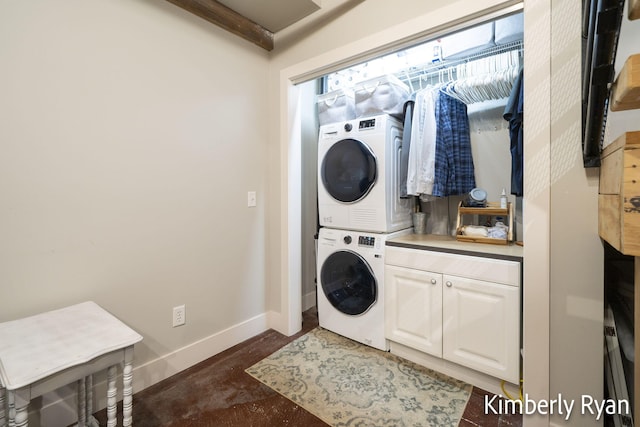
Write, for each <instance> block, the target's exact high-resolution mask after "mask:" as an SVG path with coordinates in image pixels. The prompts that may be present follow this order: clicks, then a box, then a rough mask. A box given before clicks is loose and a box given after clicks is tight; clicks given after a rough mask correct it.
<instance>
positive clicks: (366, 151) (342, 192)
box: [321, 139, 377, 203]
mask: <svg viewBox="0 0 640 427" xmlns="http://www.w3.org/2000/svg"><path fill="white" fill-rule="evenodd" d="M321 176H322V183H323V184H324V188H325V189H326V190H327V192H328V193H329V194H330V195H331V197H333V198H334V199H336V200H338V201H341V202H345V203H352V202H357V201H358V200H360V199H362V198H363V197H364V196H366V195H367V194H368V193H369V191H370V190H371V188H372V187H373V185H374V184H375V182H376V177H377V166H376V158H375V156H374V154H373V152H372V151H371V149H370V148H369V146H368V145H366V144H365V143H363V142H361V141H357V140H355V139H343V140H340V141H338V142H336V143H335V144H333V145H332V146H331V148H329V150H327V152H326V154H325V156H324V159H323V160H322V166H321Z"/></svg>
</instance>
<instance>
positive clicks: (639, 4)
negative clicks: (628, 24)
mask: <svg viewBox="0 0 640 427" xmlns="http://www.w3.org/2000/svg"><path fill="white" fill-rule="evenodd" d="M628 15H629V20H631V21H633V20H634V19H640V0H629V14H628Z"/></svg>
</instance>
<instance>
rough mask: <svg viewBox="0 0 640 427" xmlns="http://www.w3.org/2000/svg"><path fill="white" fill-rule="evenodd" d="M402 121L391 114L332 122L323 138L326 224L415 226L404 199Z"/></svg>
mask: <svg viewBox="0 0 640 427" xmlns="http://www.w3.org/2000/svg"><path fill="white" fill-rule="evenodd" d="M401 150H402V124H401V123H400V122H399V121H398V120H397V119H395V118H393V117H391V116H389V115H381V116H374V117H368V118H362V119H356V120H349V121H345V122H339V123H332V124H328V125H324V126H322V127H321V128H320V133H319V138H318V214H319V217H320V225H321V226H323V227H331V228H339V229H346V230H360V231H372V232H376V233H388V232H392V231H396V230H401V229H404V228H408V227H411V211H412V209H413V199H412V198H408V199H401V198H400V181H401V180H400V170H401V168H400V160H401V154H402V151H401Z"/></svg>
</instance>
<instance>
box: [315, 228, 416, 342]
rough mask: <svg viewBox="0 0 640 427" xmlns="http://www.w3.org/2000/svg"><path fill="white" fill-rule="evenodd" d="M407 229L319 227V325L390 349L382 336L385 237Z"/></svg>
mask: <svg viewBox="0 0 640 427" xmlns="http://www.w3.org/2000/svg"><path fill="white" fill-rule="evenodd" d="M410 232H411V229H405V230H400V231H396V232H394V233H384V234H380V233H367V232H361V231H351V230H338V229H333V228H327V227H323V228H321V229H320V232H319V234H318V252H317V263H318V265H317V268H318V269H317V271H318V291H317V295H318V321H319V325H320V327H322V328H325V329H328V330H330V331H332V332H335V333H336V334H339V335H342V336H345V337H347V338H350V339H352V340H354V341H358V342H360V343H362V344H366V345H369V346H371V347H374V348H377V349H379V350H384V351H388V350H389V344H388V341H387V340H386V339H385V335H384V250H385V242H386V240H387V239H390V238H393V237H396V236H400V235H403V234H408V233H410Z"/></svg>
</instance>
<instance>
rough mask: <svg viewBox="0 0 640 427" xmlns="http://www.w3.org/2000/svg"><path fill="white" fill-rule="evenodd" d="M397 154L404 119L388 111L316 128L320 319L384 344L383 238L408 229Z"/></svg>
mask: <svg viewBox="0 0 640 427" xmlns="http://www.w3.org/2000/svg"><path fill="white" fill-rule="evenodd" d="M401 154H402V123H401V122H400V121H399V120H398V119H396V118H395V117H393V116H391V115H389V114H380V115H375V116H368V117H363V118H358V119H353V120H344V121H338V122H334V123H330V124H326V125H323V126H321V127H320V132H319V139H318V213H319V223H320V227H321V228H320V231H319V234H318V246H317V274H318V292H317V295H318V320H319V325H320V326H321V327H323V328H325V329H328V330H330V331H333V332H335V333H337V334H339V335H342V336H345V337H347V338H350V339H352V340H354V341H358V342H360V343H363V344H366V345H369V346H371V347H374V348H377V349H380V350H384V351H388V350H389V346H388V341H387V340H386V339H385V333H384V250H385V242H386V241H387V240H388V239H390V238H393V237H396V236H399V235H402V234H407V233H410V232H411V231H412V230H411V226H412V220H411V212H412V210H413V200H411V199H407V198H400V181H401V179H400V167H399V164H400V161H401V157H402V156H401Z"/></svg>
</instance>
